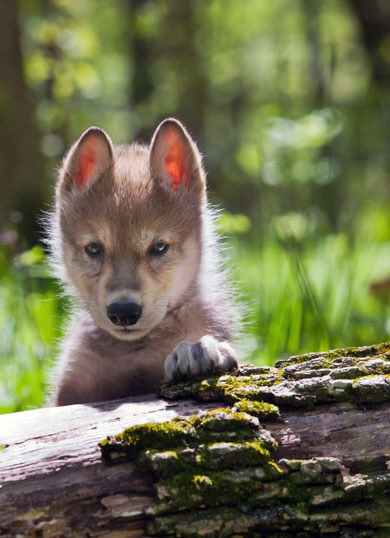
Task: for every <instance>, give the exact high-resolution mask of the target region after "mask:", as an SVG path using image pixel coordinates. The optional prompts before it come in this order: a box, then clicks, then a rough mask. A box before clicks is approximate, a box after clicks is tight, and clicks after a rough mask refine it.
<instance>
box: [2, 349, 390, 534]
mask: <svg viewBox="0 0 390 538" xmlns="http://www.w3.org/2000/svg"><path fill="white" fill-rule="evenodd" d="M389 467H390V344H380V345H377V346H369V347H362V348H354V349H345V350H336V351H331V352H325V353H312V354H309V355H302V356H298V357H291V358H290V359H288V360H287V361H279V362H278V363H276V364H275V366H274V367H262V368H256V367H253V366H249V365H244V366H241V367H240V369H239V370H238V371H237V372H234V373H232V374H231V375H223V376H211V377H208V378H206V379H195V380H190V381H187V382H181V383H177V384H175V385H165V386H163V387H162V388H161V393H160V396H159V397H157V396H154V395H150V396H147V397H143V398H140V397H137V398H129V399H127V400H122V401H116V402H105V403H101V404H91V405H74V406H68V407H62V408H45V409H39V410H34V411H27V412H23V413H16V414H13V415H3V416H2V417H0V506H1V509H0V536H1V537H2V538H3V537H5V536H6V537H22V536H23V537H24V536H28V537H37V536H42V537H91V538H92V537H95V536H96V537H98V536H105V537H107V538H125V537H138V536H175V535H176V536H187V537H196V536H202V537H208V538H211V537H219V536H232V537H236V538H238V537H243V536H248V537H250V536H254V537H256V536H257V537H263V536H272V537H274V538H276V537H285V538H287V537H317V536H329V537H332V536H345V537H354V536H356V537H363V536H373V537H376V536H390V471H389Z"/></svg>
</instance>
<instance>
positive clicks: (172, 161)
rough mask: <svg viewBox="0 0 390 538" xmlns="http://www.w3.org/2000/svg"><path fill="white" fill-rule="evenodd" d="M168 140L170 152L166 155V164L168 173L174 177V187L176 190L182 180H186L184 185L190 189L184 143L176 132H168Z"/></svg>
mask: <svg viewBox="0 0 390 538" xmlns="http://www.w3.org/2000/svg"><path fill="white" fill-rule="evenodd" d="M168 141H169V152H168V155H167V156H166V157H165V160H164V164H165V169H166V171H167V173H168V175H169V176H170V177H171V178H172V187H173V189H174V190H176V189H178V188H179V187H180V186H181V184H182V181H184V185H185V186H186V188H187V189H189V188H190V183H189V181H190V177H189V173H188V172H189V170H188V168H189V167H188V157H187V155H186V153H185V149H184V147H183V144H182V142H181V141H180V140H179V138H178V136H177V135H176V134H174V133H169V134H168Z"/></svg>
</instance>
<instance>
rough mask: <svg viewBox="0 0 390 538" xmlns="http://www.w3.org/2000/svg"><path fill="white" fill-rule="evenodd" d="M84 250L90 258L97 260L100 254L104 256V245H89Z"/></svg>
mask: <svg viewBox="0 0 390 538" xmlns="http://www.w3.org/2000/svg"><path fill="white" fill-rule="evenodd" d="M84 250H85V252H86V253H87V254H88V256H89V257H90V258H97V257H98V256H100V254H102V252H103V247H102V245H99V243H88V245H86V246H85V248H84Z"/></svg>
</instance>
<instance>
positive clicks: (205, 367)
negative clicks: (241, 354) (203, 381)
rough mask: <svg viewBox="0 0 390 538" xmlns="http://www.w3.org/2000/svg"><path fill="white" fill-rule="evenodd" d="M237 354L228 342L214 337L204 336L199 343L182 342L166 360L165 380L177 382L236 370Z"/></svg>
mask: <svg viewBox="0 0 390 538" xmlns="http://www.w3.org/2000/svg"><path fill="white" fill-rule="evenodd" d="M237 366H238V361H237V354H236V352H235V350H234V348H233V346H232V345H231V344H229V343H228V342H219V341H218V340H217V339H216V338H214V336H211V335H206V336H203V337H202V338H201V339H200V340H198V341H197V342H181V343H180V344H179V345H178V346H177V347H176V348H175V349H174V351H173V352H172V353H171V354H170V355H168V357H167V358H166V359H165V364H164V369H165V379H166V380H168V381H172V380H173V381H175V380H178V379H181V378H184V377H193V376H197V375H200V374H203V373H207V372H223V371H226V370H234V369H235V368H237Z"/></svg>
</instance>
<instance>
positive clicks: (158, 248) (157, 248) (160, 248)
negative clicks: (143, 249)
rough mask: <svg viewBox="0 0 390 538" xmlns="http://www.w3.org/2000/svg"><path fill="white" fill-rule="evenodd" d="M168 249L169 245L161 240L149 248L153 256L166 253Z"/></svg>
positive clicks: (149, 252)
mask: <svg viewBox="0 0 390 538" xmlns="http://www.w3.org/2000/svg"><path fill="white" fill-rule="evenodd" d="M168 249H169V245H168V244H167V243H163V242H162V241H160V242H159V243H154V245H152V246H151V247H150V248H149V250H148V254H150V255H151V256H161V254H164V253H165V252H166V251H167V250H168Z"/></svg>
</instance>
